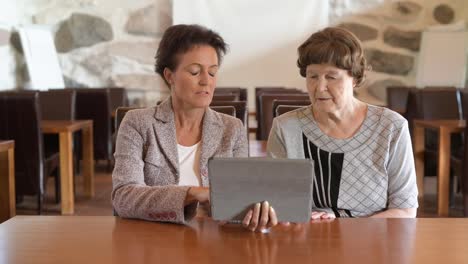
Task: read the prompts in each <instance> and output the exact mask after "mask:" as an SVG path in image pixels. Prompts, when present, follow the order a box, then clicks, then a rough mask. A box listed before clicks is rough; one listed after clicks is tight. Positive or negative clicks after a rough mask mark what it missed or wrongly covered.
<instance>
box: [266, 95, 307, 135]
mask: <svg viewBox="0 0 468 264" xmlns="http://www.w3.org/2000/svg"><path fill="white" fill-rule="evenodd" d="M278 99H281V100H308V99H309V95H308V94H305V93H289V94H288V93H286V94H270V93H263V94H260V95H259V102H260V113H259V118H260V119H259V120H258V127H257V140H267V139H268V134H269V133H270V129H271V125H272V123H273V101H274V100H278Z"/></svg>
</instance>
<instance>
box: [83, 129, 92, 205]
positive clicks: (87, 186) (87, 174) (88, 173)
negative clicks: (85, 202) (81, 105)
mask: <svg viewBox="0 0 468 264" xmlns="http://www.w3.org/2000/svg"><path fill="white" fill-rule="evenodd" d="M82 134H83V146H82V148H83V151H82V152H83V181H84V192H85V194H86V195H87V196H88V197H93V196H94V145H93V125H90V126H89V127H86V128H84V129H83V133H82Z"/></svg>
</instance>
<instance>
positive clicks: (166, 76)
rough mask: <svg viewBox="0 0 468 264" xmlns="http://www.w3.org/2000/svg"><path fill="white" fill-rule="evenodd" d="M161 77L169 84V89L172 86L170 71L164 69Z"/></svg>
mask: <svg viewBox="0 0 468 264" xmlns="http://www.w3.org/2000/svg"><path fill="white" fill-rule="evenodd" d="M163 75H164V79H165V80H166V82H167V83H168V84H169V87H170V86H172V85H173V84H174V81H173V73H172V71H171V70H170V69H169V68H167V67H166V68H164V72H163Z"/></svg>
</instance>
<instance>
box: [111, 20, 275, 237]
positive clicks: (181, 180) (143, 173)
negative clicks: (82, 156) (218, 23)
mask: <svg viewBox="0 0 468 264" xmlns="http://www.w3.org/2000/svg"><path fill="white" fill-rule="evenodd" d="M226 49H227V45H226V43H225V42H224V40H223V39H222V38H221V36H219V35H218V34H217V33H215V32H213V31H211V30H209V29H207V28H204V27H202V26H198V25H175V26H171V27H170V28H168V29H167V30H166V32H165V33H164V35H163V37H162V40H161V42H160V44H159V48H158V51H157V53H156V65H155V68H156V72H157V73H158V74H159V75H160V76H161V77H162V78H163V79H164V81H165V82H166V84H167V85H168V86H169V89H170V97H169V98H168V99H166V100H165V101H163V102H162V103H161V104H160V105H158V106H156V107H151V108H146V109H140V110H133V111H129V112H128V113H127V114H126V115H125V117H124V119H123V120H122V123H121V125H120V128H119V132H118V135H117V144H116V151H115V154H114V155H115V168H114V171H113V174H112V181H113V191H112V204H113V206H114V209H115V211H116V212H117V213H118V214H119V215H120V216H122V217H128V218H140V219H146V220H152V221H164V222H175V223H185V222H186V221H188V220H189V219H191V218H192V217H193V216H194V215H196V213H197V208H198V213H200V214H203V211H205V213H206V211H207V205H208V203H209V187H208V184H209V181H208V170H207V164H208V159H210V158H211V157H246V156H247V150H248V145H247V136H246V134H245V129H244V127H243V125H242V122H241V121H240V120H239V119H236V118H234V117H231V116H228V115H224V114H221V113H217V112H215V111H213V110H211V109H210V108H209V105H210V103H211V100H212V98H213V92H214V89H215V87H216V79H217V73H218V69H219V67H220V64H221V61H222V58H223V55H224V54H225V53H226ZM199 204H200V205H201V206H198V205H199ZM204 209H205V210H204ZM243 223H244V225H245V226H246V227H247V228H249V229H251V230H262V229H264V228H267V227H269V226H273V225H276V223H277V220H276V215H275V212H274V210H273V208H271V207H269V205H268V203H267V202H264V203H263V204H258V205H256V206H254V208H253V209H252V210H250V211H249V212H248V213H247V214H246V216H245V219H244V222H243Z"/></svg>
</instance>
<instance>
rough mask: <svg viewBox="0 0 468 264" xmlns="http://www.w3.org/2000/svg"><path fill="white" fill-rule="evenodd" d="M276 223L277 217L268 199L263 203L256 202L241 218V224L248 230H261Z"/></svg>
mask: <svg viewBox="0 0 468 264" xmlns="http://www.w3.org/2000/svg"><path fill="white" fill-rule="evenodd" d="M277 224H278V218H277V217H276V212H275V209H273V207H271V206H270V204H269V203H268V201H264V202H263V203H261V204H260V203H256V204H255V205H254V207H253V208H252V209H250V210H249V211H248V212H247V214H246V215H245V217H244V220H242V225H243V226H244V227H245V228H247V229H249V230H250V231H257V232H261V231H263V230H265V229H267V228H270V227H273V226H275V225H277Z"/></svg>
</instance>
